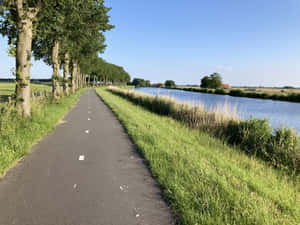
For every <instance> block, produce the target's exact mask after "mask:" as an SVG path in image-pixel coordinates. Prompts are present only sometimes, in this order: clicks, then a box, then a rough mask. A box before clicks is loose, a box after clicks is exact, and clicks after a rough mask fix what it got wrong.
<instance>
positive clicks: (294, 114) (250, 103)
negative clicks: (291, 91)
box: [135, 88, 300, 133]
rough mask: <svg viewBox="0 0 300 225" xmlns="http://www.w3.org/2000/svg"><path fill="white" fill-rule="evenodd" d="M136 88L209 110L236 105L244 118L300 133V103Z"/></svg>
mask: <svg viewBox="0 0 300 225" xmlns="http://www.w3.org/2000/svg"><path fill="white" fill-rule="evenodd" d="M135 90H136V91H139V92H143V93H147V94H151V95H154V96H155V95H163V96H169V97H173V98H174V99H175V100H177V101H179V102H187V103H189V104H192V105H199V104H203V105H204V107H205V109H207V110H210V109H212V108H215V107H216V106H217V105H218V104H220V105H224V104H228V105H229V106H231V107H236V108H237V112H238V114H239V116H240V117H241V118H243V119H248V118H250V117H251V116H253V117H255V118H261V119H264V118H267V119H268V120H269V121H270V123H271V125H272V127H274V128H278V127H281V126H282V125H284V126H289V127H292V128H295V129H296V130H297V132H298V133H300V103H293V102H282V101H273V100H263V99H254V98H241V97H232V96H228V95H215V94H206V93H198V92H190V91H182V90H173V89H164V88H136V89H135Z"/></svg>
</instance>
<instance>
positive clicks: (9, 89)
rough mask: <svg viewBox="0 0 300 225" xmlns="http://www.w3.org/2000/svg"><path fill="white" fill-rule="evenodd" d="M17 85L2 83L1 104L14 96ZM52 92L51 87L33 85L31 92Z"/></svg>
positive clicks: (0, 89) (0, 90)
mask: <svg viewBox="0 0 300 225" xmlns="http://www.w3.org/2000/svg"><path fill="white" fill-rule="evenodd" d="M15 86H16V84H15V83H8V82H0V103H1V102H3V101H6V100H7V98H8V97H9V96H10V95H12V94H14V91H15ZM39 91H47V92H48V91H51V86H49V85H46V84H45V85H44V84H31V92H32V93H36V92H39Z"/></svg>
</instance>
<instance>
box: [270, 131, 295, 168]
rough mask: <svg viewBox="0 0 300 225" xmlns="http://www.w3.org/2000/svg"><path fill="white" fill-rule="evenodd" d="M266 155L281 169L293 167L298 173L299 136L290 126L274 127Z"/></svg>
mask: <svg viewBox="0 0 300 225" xmlns="http://www.w3.org/2000/svg"><path fill="white" fill-rule="evenodd" d="M268 147H269V148H268V152H267V153H268V154H267V157H268V159H269V161H271V162H272V163H273V165H274V166H276V167H279V168H281V169H288V168H295V172H296V173H297V174H298V173H300V153H299V136H298V135H297V133H296V131H295V130H293V129H290V128H284V127H282V128H281V129H275V134H274V135H273V136H272V139H271V141H270V144H269V146H268Z"/></svg>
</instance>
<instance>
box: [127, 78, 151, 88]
mask: <svg viewBox="0 0 300 225" xmlns="http://www.w3.org/2000/svg"><path fill="white" fill-rule="evenodd" d="M131 85H134V86H135V87H150V86H151V84H150V81H149V80H144V79H141V78H134V79H133V81H132V82H131Z"/></svg>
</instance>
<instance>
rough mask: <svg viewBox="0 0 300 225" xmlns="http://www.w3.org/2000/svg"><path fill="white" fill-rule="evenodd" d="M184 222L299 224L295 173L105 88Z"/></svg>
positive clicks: (103, 92)
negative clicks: (281, 168) (288, 172)
mask: <svg viewBox="0 0 300 225" xmlns="http://www.w3.org/2000/svg"><path fill="white" fill-rule="evenodd" d="M97 92H98V93H99V95H100V96H101V97H102V99H103V100H104V101H105V102H106V103H107V104H108V105H109V106H110V107H111V108H112V110H113V111H114V113H115V114H116V115H117V116H118V118H119V119H120V121H121V122H122V124H123V125H124V127H125V128H126V130H127V131H128V133H129V135H130V136H131V138H132V140H133V141H134V142H135V144H136V145H137V147H138V149H139V150H140V151H141V153H142V154H143V156H144V157H145V159H146V160H147V162H148V164H149V167H150V169H151V171H152V173H153V175H154V176H155V177H156V178H157V180H158V182H159V183H160V185H161V186H162V188H163V190H164V193H165V195H166V196H167V199H168V200H169V202H170V205H171V207H172V209H173V211H174V212H175V214H176V215H177V216H178V217H179V218H180V220H181V223H182V224H186V225H195V224H213V225H215V224H244V225H246V224H274V225H275V224H276V225H277V224H293V225H294V224H299V223H300V202H299V199H300V193H299V190H300V183H299V177H298V178H297V177H291V176H289V175H287V174H285V173H283V172H281V171H279V170H276V169H273V168H272V167H270V166H268V165H267V164H266V163H265V162H263V161H261V160H259V159H257V158H254V157H249V156H247V155H246V154H244V153H243V152H241V151H237V149H234V148H231V147H228V146H227V145H225V144H224V143H222V142H221V141H219V140H217V139H215V138H213V137H211V136H209V135H207V134H205V133H202V132H199V131H198V130H196V129H191V128H188V127H187V126H185V125H184V124H182V123H180V122H178V121H176V120H174V119H172V118H170V117H167V116H159V115H157V114H155V113H151V112H149V111H148V110H145V109H144V108H142V107H140V106H137V105H135V104H133V103H131V102H129V101H127V100H125V99H124V98H121V97H119V96H117V95H114V94H112V93H111V92H109V91H106V90H104V89H101V88H99V89H97Z"/></svg>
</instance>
